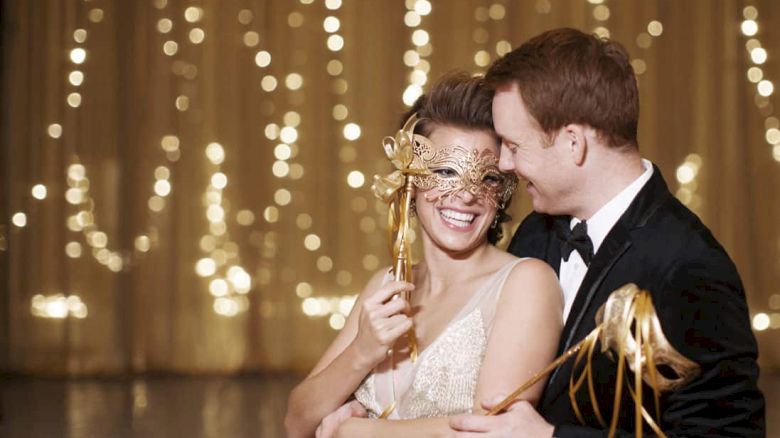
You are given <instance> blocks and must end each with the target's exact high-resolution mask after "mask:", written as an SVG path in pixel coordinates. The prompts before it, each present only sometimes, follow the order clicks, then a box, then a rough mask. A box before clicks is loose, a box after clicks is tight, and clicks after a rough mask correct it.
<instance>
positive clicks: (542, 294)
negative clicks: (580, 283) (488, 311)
mask: <svg viewBox="0 0 780 438" xmlns="http://www.w3.org/2000/svg"><path fill="white" fill-rule="evenodd" d="M562 315H563V294H562V293H561V287H560V284H559V283H558V278H557V276H556V275H555V272H554V271H553V270H552V268H550V266H549V265H547V263H545V262H543V261H541V260H537V259H528V260H525V261H523V262H520V263H518V264H517V265H516V266H515V267H514V268H513V269H512V272H511V273H510V274H509V276H508V277H507V279H506V282H505V283H504V287H503V289H502V290H501V296H500V298H499V301H498V304H497V306H496V314H495V316H494V318H493V329H492V331H491V332H490V337H489V338H488V345H487V349H486V351H485V359H484V361H483V363H482V368H481V370H480V373H479V380H478V381H477V392H476V396H475V400H474V412H481V411H482V408H481V403H482V402H483V401H487V400H493V399H495V398H496V397H497V396H506V395H509V394H510V393H512V392H513V391H514V390H515V389H517V388H518V387H519V386H520V385H522V384H523V383H525V382H526V381H527V380H528V379H530V378H531V377H532V376H533V375H534V374H535V373H536V372H538V371H540V370H541V369H542V368H544V367H545V366H546V365H547V364H549V363H550V362H552V360H553V359H555V352H556V350H557V348H558V338H559V337H560V335H561V330H562V329H563V316H562ZM546 381H547V379H543V380H541V381H539V383H537V384H535V385H534V386H532V387H531V388H529V389H528V390H527V391H526V392H525V393H524V394H522V395H521V396H520V399H523V400H528V401H529V402H531V404H533V405H536V402H537V401H538V400H539V397H540V396H541V394H542V390H543V389H544V384H545V382H546Z"/></svg>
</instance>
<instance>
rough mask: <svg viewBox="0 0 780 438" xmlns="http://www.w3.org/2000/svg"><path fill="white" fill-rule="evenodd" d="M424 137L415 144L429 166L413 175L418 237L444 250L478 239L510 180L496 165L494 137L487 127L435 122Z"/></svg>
mask: <svg viewBox="0 0 780 438" xmlns="http://www.w3.org/2000/svg"><path fill="white" fill-rule="evenodd" d="M418 138H419V137H418ZM429 140H430V141H425V138H423V139H422V141H421V142H420V143H419V144H418V146H417V147H416V148H415V154H416V155H417V156H418V157H419V158H420V159H421V160H422V162H423V163H424V164H425V165H426V167H427V168H428V170H429V171H430V175H427V176H418V177H415V186H416V187H417V190H416V192H415V203H416V206H417V217H418V221H419V223H420V226H421V228H422V230H423V236H424V238H425V239H428V240H430V241H431V242H432V243H434V244H436V245H437V246H439V247H441V248H443V249H445V250H446V251H448V252H462V251H467V250H470V249H473V248H475V247H477V246H479V245H482V244H484V243H485V242H486V241H487V232H488V229H489V228H490V226H491V224H492V223H493V219H494V218H495V215H496V209H497V208H498V206H499V205H500V204H502V203H503V202H505V201H506V200H507V199H508V198H509V196H511V192H512V190H514V186H515V185H516V180H515V179H514V176H513V175H506V174H503V173H501V171H500V170H499V169H498V152H499V145H498V140H497V139H496V138H495V137H494V136H493V135H491V134H490V133H489V132H487V131H481V130H470V129H463V128H458V127H453V126H435V127H434V128H433V130H432V132H431V135H430V137H429Z"/></svg>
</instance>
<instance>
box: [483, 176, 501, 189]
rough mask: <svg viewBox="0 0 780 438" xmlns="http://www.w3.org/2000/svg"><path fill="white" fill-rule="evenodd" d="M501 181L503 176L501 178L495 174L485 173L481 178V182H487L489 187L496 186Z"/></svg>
mask: <svg viewBox="0 0 780 438" xmlns="http://www.w3.org/2000/svg"><path fill="white" fill-rule="evenodd" d="M503 181H504V178H502V177H501V176H500V175H495V174H487V175H485V176H484V177H483V178H482V182H483V183H485V184H487V185H488V186H490V187H498V186H500V185H501V183H502V182H503Z"/></svg>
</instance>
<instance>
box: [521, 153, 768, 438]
mask: <svg viewBox="0 0 780 438" xmlns="http://www.w3.org/2000/svg"><path fill="white" fill-rule="evenodd" d="M569 220H570V218H569V217H562V216H558V217H554V216H549V215H543V214H538V213H531V214H530V215H529V216H528V217H527V218H526V219H525V220H524V221H523V223H522V224H521V225H520V228H518V230H517V232H516V233H515V235H514V238H513V239H512V242H511V244H510V246H509V251H510V252H511V253H513V254H515V255H517V256H519V257H536V258H539V259H542V260H545V261H547V263H549V264H550V265H551V266H552V267H553V268H554V269H555V270H556V272H558V270H559V267H560V260H561V243H562V242H561V240H560V239H559V237H558V236H557V234H556V232H555V227H556V221H565V224H566V225H567V226H568V223H569ZM626 283H636V284H637V285H638V286H639V287H640V288H642V289H646V290H648V291H650V292H651V294H652V298H653V303H654V305H655V308H656V311H657V314H658V317H659V319H660V321H661V325H662V327H663V331H664V333H665V334H666V337H667V339H668V340H669V341H670V342H671V343H672V345H673V346H674V347H675V348H676V349H677V350H678V351H679V352H680V353H682V354H683V355H685V356H686V357H688V358H689V359H692V360H694V361H695V362H697V363H698V364H699V365H701V367H702V374H701V375H700V376H699V377H698V378H697V379H696V380H695V381H693V382H692V383H690V384H688V385H687V386H685V387H683V388H682V389H680V390H678V391H675V392H673V393H670V394H665V395H663V396H662V397H661V415H660V418H661V424H659V426H660V427H661V429H662V430H663V431H664V432H665V433H667V434H668V436H675V437H677V436H707V437H712V436H740V437H747V436H756V437H759V436H764V435H765V431H764V429H765V424H764V423H765V420H764V410H765V408H764V398H763V395H762V394H761V392H760V391H759V389H758V387H757V386H756V380H757V379H758V366H757V364H756V358H757V355H758V351H757V346H756V340H755V337H754V336H753V333H752V331H751V328H750V321H749V319H750V318H749V315H748V308H747V303H746V302H745V293H744V290H743V287H742V282H741V281H740V279H739V275H738V274H737V270H736V268H735V266H734V263H733V262H732V261H731V259H730V258H729V256H728V255H727V254H726V252H725V251H724V249H723V247H721V245H720V244H719V243H718V242H717V241H716V240H715V238H714V237H713V236H712V234H711V233H710V231H709V230H708V229H707V228H706V227H705V226H704V225H703V224H702V223H701V221H700V220H699V219H698V217H696V215H695V214H693V213H692V212H691V211H690V210H688V209H687V208H686V207H685V206H683V205H682V204H681V203H680V202H679V201H678V200H677V199H676V198H674V197H673V196H672V195H671V193H670V192H669V189H668V188H667V186H666V183H665V182H664V180H663V177H662V176H661V173H660V171H659V170H658V168H657V167H655V168H654V173H653V176H652V177H651V179H650V180H649V181H648V182H647V183H646V184H645V186H644V187H643V188H642V190H641V191H640V192H639V194H638V195H637V197H636V198H635V199H634V200H633V202H632V203H631V205H630V206H629V208H628V210H626V212H625V213H624V214H623V215H622V216H621V217H620V219H619V220H618V222H617V223H616V224H615V226H614V227H613V228H612V230H611V231H610V232H609V234H608V235H607V237H606V239H605V240H604V242H603V243H602V245H601V247H600V248H599V250H598V252H597V253H596V254H595V256H594V257H593V259H592V260H591V264H590V266H589V268H588V271H587V273H586V275H585V278H584V280H583V282H582V285H581V287H580V289H579V290H578V292H577V295H576V298H575V299H574V303H573V305H572V309H571V312H570V314H569V317H568V319H567V321H566V324H565V326H564V329H563V332H562V334H561V340H560V345H559V348H558V353H559V354H560V353H562V352H563V351H565V350H566V349H567V348H569V347H570V346H572V345H574V344H576V343H577V342H579V341H580V340H582V339H583V338H584V337H585V336H586V335H587V334H588V333H590V331H591V330H593V329H594V327H595V316H596V311H597V310H598V308H599V307H600V306H601V305H602V304H603V303H604V302H605V301H606V300H607V297H608V296H609V294H610V293H611V292H612V291H613V290H615V289H617V288H619V287H620V286H623V285H624V284H626ZM615 370H616V367H615V363H614V362H613V361H612V360H611V359H609V358H607V357H606V356H605V355H602V354H597V355H596V357H594V360H593V372H594V376H595V383H596V392H597V394H598V397H599V404H600V408H601V412H602V413H603V414H604V416H605V417H606V418H605V421H607V423H608V422H609V416H610V415H611V412H612V405H613V400H614V394H615V388H614V386H615V383H614V378H615ZM571 373H572V361H571V360H570V361H568V362H567V363H565V364H564V365H562V366H560V367H559V368H558V369H557V370H555V371H554V372H553V374H552V375H551V376H550V378H549V379H548V382H547V386H546V388H545V390H544V393H543V395H542V398H541V400H540V403H539V411H540V412H541V414H542V415H543V416H544V417H545V418H546V419H547V421H548V422H550V423H551V424H553V425H555V427H556V429H555V436H556V437H575V436H576V437H588V436H594V437H595V436H599V437H600V436H606V432H605V429H603V428H601V427H600V426H599V425H598V422H597V421H596V417H595V415H594V413H593V410H592V408H591V406H590V403H589V402H588V395H587V389H585V388H584V390H583V391H580V394H579V395H578V397H577V400H578V401H579V405H580V407H581V408H582V409H583V414H584V417H585V421H586V423H587V424H586V425H581V424H580V423H579V422H578V420H577V417H576V416H575V414H574V411H573V409H572V406H571V402H570V399H569V394H568V389H569V378H570V376H571ZM632 381H633V379H632ZM624 386H625V385H624ZM622 392H623V394H622V400H623V402H622V404H621V414H620V420H619V427H618V429H620V433H619V436H631V435H632V434H633V431H634V404H633V402H632V401H631V398H630V395H629V394H628V392H627V391H626V390H625V389H624V390H622ZM643 393H644V394H646V395H649V394H650V391H649V390H648V388H647V387H645V390H644V391H643ZM648 400H651V399H648ZM645 406H646V407H647V409H648V412H650V413H651V415H654V409H653V408H652V406H653V405H652V403H646V404H645ZM645 430H646V431H648V432H650V429H649V428H647V427H645ZM648 435H651V433H648Z"/></svg>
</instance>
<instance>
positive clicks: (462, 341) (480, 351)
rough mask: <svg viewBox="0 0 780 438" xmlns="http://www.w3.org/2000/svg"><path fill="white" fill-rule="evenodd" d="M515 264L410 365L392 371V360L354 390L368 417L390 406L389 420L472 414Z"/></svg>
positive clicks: (494, 278) (490, 281) (499, 274)
mask: <svg viewBox="0 0 780 438" xmlns="http://www.w3.org/2000/svg"><path fill="white" fill-rule="evenodd" d="M520 261H522V259H517V260H513V261H511V262H509V263H507V264H506V265H504V266H503V267H501V268H500V269H499V270H498V271H497V272H496V273H495V274H493V275H492V276H491V277H490V278H489V279H488V280H487V281H486V282H485V284H484V285H483V286H482V287H481V288H480V290H478V291H476V293H475V294H474V296H473V297H472V298H471V299H470V300H469V302H468V303H466V305H465V306H463V308H462V309H461V310H460V311H459V312H458V314H457V315H456V316H455V317H454V318H453V319H452V321H451V322H450V323H449V324H448V325H447V327H446V328H445V329H444V330H443V332H442V333H441V334H440V335H439V337H438V338H436V339H435V340H434V341H433V342H432V343H431V344H430V345H429V346H428V347H426V348H425V350H423V351H422V352H421V353H420V355H419V357H418V359H417V361H416V362H415V363H414V364H413V363H411V361H410V360H408V359H407V360H404V361H402V362H401V363H397V364H396V368H395V370H394V371H393V372H390V369H389V366H390V360H389V359H387V360H385V361H384V362H383V363H381V364H379V365H378V366H377V368H375V369H374V371H373V372H372V373H371V374H369V375H368V376H366V378H365V380H363V383H361V384H360V386H359V387H358V389H357V391H355V398H356V399H357V400H358V401H359V402H360V403H361V404H362V405H363V406H364V407H365V408H366V410H367V411H368V413H369V417H371V418H377V417H379V415H380V414H381V413H382V411H384V409H385V408H387V407H388V406H390V404H391V403H392V401H393V392H392V386H391V385H392V384H393V380H394V381H395V394H396V408H395V409H394V410H393V412H392V413H391V414H390V416H389V417H388V418H390V419H414V418H423V417H440V416H448V415H457V414H462V413H465V412H470V411H471V408H472V406H473V405H474V394H475V391H476V387H477V378H478V377H479V370H480V368H481V367H482V360H483V358H484V357H485V349H486V347H487V339H488V335H489V334H490V329H491V327H492V324H493V316H494V315H495V310H496V304H497V302H498V298H499V295H500V292H501V288H502V287H503V285H504V282H505V281H506V278H507V276H508V275H509V272H510V271H511V270H512V268H513V267H514V266H515V265H516V264H517V263H519V262H520Z"/></svg>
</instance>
